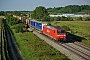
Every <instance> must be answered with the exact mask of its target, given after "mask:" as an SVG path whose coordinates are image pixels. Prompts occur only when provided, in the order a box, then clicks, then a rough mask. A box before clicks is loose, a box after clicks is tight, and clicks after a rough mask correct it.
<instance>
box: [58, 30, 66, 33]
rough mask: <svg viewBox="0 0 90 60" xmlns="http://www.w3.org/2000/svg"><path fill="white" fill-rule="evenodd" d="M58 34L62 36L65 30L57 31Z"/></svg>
mask: <svg viewBox="0 0 90 60" xmlns="http://www.w3.org/2000/svg"><path fill="white" fill-rule="evenodd" d="M57 33H58V34H60V33H65V30H57Z"/></svg>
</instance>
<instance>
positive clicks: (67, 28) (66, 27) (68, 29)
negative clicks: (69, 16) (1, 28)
mask: <svg viewBox="0 0 90 60" xmlns="http://www.w3.org/2000/svg"><path fill="white" fill-rule="evenodd" d="M62 27H63V28H65V29H66V31H70V28H69V27H68V26H62Z"/></svg>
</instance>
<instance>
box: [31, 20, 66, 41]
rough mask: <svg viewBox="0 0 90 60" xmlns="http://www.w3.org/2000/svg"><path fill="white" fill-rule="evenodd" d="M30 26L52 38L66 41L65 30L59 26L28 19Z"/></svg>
mask: <svg viewBox="0 0 90 60" xmlns="http://www.w3.org/2000/svg"><path fill="white" fill-rule="evenodd" d="M30 26H31V27H34V28H35V29H36V30H38V31H42V33H43V34H45V35H47V36H49V37H51V38H53V39H54V40H57V41H66V30H65V29H64V28H61V27H60V26H53V25H48V24H45V23H42V22H39V21H36V20H30Z"/></svg>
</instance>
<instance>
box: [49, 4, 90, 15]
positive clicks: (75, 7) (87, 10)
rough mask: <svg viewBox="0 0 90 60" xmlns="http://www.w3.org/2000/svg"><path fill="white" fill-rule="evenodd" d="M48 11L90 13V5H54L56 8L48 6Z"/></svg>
mask: <svg viewBox="0 0 90 60" xmlns="http://www.w3.org/2000/svg"><path fill="white" fill-rule="evenodd" d="M47 11H48V12H49V13H51V14H57V13H81V14H86V13H90V6H89V5H81V6H79V5H68V6H65V7H54V8H47Z"/></svg>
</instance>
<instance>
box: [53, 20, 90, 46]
mask: <svg viewBox="0 0 90 60" xmlns="http://www.w3.org/2000/svg"><path fill="white" fill-rule="evenodd" d="M52 24H53V25H58V26H68V27H69V28H70V31H69V32H70V33H71V34H73V35H76V36H80V37H82V38H85V39H87V40H82V41H81V42H82V43H85V44H87V45H90V21H56V23H55V22H52ZM76 38H77V37H76Z"/></svg>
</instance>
